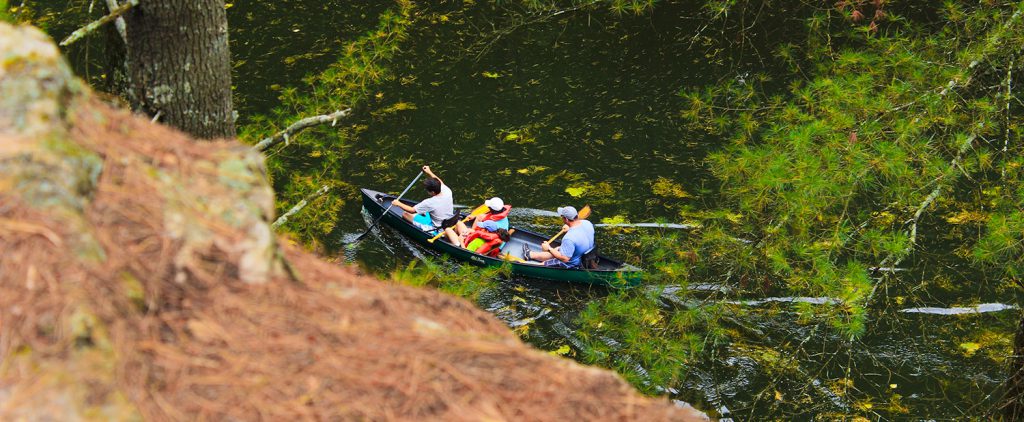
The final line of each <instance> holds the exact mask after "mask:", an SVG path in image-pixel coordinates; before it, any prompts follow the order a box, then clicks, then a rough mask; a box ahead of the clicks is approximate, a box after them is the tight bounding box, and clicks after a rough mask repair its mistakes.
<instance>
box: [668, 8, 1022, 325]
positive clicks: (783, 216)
mask: <svg viewBox="0 0 1024 422" xmlns="http://www.w3.org/2000/svg"><path fill="white" fill-rule="evenodd" d="M708 4H709V6H714V7H720V8H722V10H727V9H728V8H729V7H732V5H733V2H711V3H708ZM954 9H955V10H946V13H948V14H949V20H948V21H947V22H946V24H945V25H942V26H941V27H940V30H937V31H929V30H928V29H925V28H922V27H918V26H914V25H913V24H911V23H910V22H903V21H899V20H892V21H891V22H890V23H889V26H888V27H887V30H879V29H878V27H877V26H876V24H875V23H874V21H872V26H873V27H874V29H871V30H869V31H864V30H863V28H862V27H859V26H857V25H854V26H853V27H852V28H850V29H849V30H848V31H845V32H844V31H843V30H836V29H834V28H842V27H843V25H842V24H841V23H842V21H843V20H845V19H846V18H845V17H843V16H837V15H832V14H831V13H825V14H822V13H821V12H819V13H818V14H817V15H816V16H814V17H813V18H811V19H810V20H809V21H808V22H809V23H810V24H811V27H812V31H811V32H810V35H809V37H810V40H809V41H808V42H806V43H804V44H802V45H801V44H784V45H782V46H780V47H779V51H782V52H783V53H784V54H780V57H781V59H782V60H783V61H784V62H786V64H787V65H789V67H790V68H791V69H793V70H795V71H799V72H800V73H799V74H794V75H793V80H792V82H791V83H789V85H788V88H789V92H788V93H786V94H784V95H778V94H774V93H772V90H771V88H769V87H768V86H766V85H765V84H764V83H763V82H762V79H760V78H753V80H752V81H744V82H736V81H726V82H723V83H722V84H720V85H718V86H715V87H710V88H706V89H703V90H694V91H687V92H683V93H681V95H682V97H683V99H684V102H685V104H686V105H687V108H686V109H685V110H684V111H683V116H684V117H687V118H689V119H692V122H693V125H694V127H702V128H705V129H706V130H708V131H710V132H712V133H720V134H724V135H727V136H729V137H730V139H731V141H732V144H731V145H730V146H728V147H727V148H725V149H724V150H722V151H720V152H717V153H714V154H711V155H710V156H709V158H708V163H709V165H710V167H711V169H712V171H713V172H714V174H715V175H716V176H718V177H719V178H720V179H721V180H722V182H723V193H724V195H725V197H726V199H727V200H728V203H729V204H732V205H733V206H735V207H736V213H738V214H739V215H742V216H743V219H742V222H741V223H742V224H741V227H740V228H739V229H740V230H741V231H742V232H743V233H745V234H744V237H747V238H753V239H755V243H754V246H755V247H753V248H751V249H750V250H747V251H744V253H734V254H732V255H725V254H722V255H717V256H713V257H714V258H720V259H723V260H724V261H725V262H726V263H725V264H723V265H725V266H727V267H729V268H731V269H734V270H736V272H735V273H734V275H736V276H738V277H740V278H741V279H743V278H765V277H766V278H769V279H773V280H781V281H782V283H783V285H784V287H785V288H786V289H787V290H789V291H790V292H791V293H793V294H799V295H810V296H826V297H830V298H833V299H834V300H836V303H837V305H836V306H834V307H832V308H831V309H830V310H828V311H826V312H822V313H823V314H825V316H827V317H828V318H829V320H830V321H833V325H834V326H835V328H837V329H838V330H839V331H841V332H844V333H846V334H849V335H857V334H859V333H860V332H862V331H863V327H864V318H865V317H866V309H865V307H866V306H867V304H868V303H869V301H870V300H871V297H872V293H873V292H875V291H876V287H875V286H874V283H875V282H874V281H873V280H872V279H871V278H869V276H868V272H867V269H868V268H869V267H871V266H874V265H879V264H882V265H895V264H896V263H899V262H900V261H902V260H903V259H904V258H906V257H907V256H908V255H909V254H910V253H911V252H912V251H913V249H914V247H915V246H916V245H917V243H918V238H917V228H918V225H919V223H920V222H921V220H922V219H923V218H927V217H928V211H930V210H933V209H935V207H936V206H937V204H940V203H950V202H943V201H942V200H941V198H945V197H953V198H955V197H956V195H957V194H958V193H963V192H967V191H970V190H971V189H976V188H978V187H979V186H985V185H987V184H988V183H991V182H992V181H997V180H999V179H1000V175H999V174H994V172H992V171H988V170H985V169H986V168H990V169H991V168H995V167H997V166H998V160H999V159H1001V158H1011V157H1012V154H1015V153H1016V152H1017V151H1016V150H1011V151H1010V152H1009V154H1006V153H1003V152H1001V151H998V150H996V149H994V148H991V147H990V146H989V145H987V144H985V143H979V142H977V141H976V139H979V138H980V139H985V138H993V137H998V136H1000V135H1001V134H1002V133H1004V132H1006V133H1009V131H1010V130H1014V131H1016V127H1017V125H1018V124H1019V117H1014V116H1011V115H1010V114H1008V113H1006V111H1005V109H1004V108H1003V107H1001V105H1005V104H1007V101H1008V98H1006V97H1005V95H1004V92H1005V87H1003V86H1002V84H1001V79H1002V78H1003V77H1004V75H1006V73H1007V70H1008V67H1009V66H1010V63H1012V60H1013V58H1014V56H1013V55H1014V54H1015V53H1013V52H1014V51H1019V50H1020V48H1021V46H1022V45H1024V38H1022V37H1021V36H1020V35H1019V34H1020V29H1021V28H1020V27H1021V26H1022V25H1021V22H1020V21H1021V19H1020V18H1019V15H1020V10H1019V7H1018V8H1009V7H1006V6H1000V5H992V6H986V5H977V6H973V8H964V7H961V6H957V7H955V8H954ZM822 21H826V22H827V21H831V23H829V24H823V22H822ZM829 28H832V29H829ZM826 31H829V32H826ZM950 52H953V54H950ZM965 175H966V177H965ZM986 180H987V181H989V182H985V181H986ZM970 182H975V183H979V184H974V185H972V184H971V183H970ZM944 195H945V196H944ZM937 199H938V201H937ZM1006 208H1007V209H1010V208H1012V205H1007V206H1006ZM1018 209H1019V208H1018ZM1019 218H1020V217H1014V216H1010V217H1005V218H993V219H992V220H991V221H990V222H989V232H990V233H992V234H991V235H990V236H989V237H987V238H986V239H985V240H984V241H983V242H982V243H981V246H983V247H980V248H978V249H977V250H976V252H975V255H976V256H978V257H979V259H982V260H989V261H990V262H993V261H992V260H995V261H999V260H1000V257H1003V258H1005V257H1007V256H1020V254H1019V253H1017V254H1016V255H1014V253H1015V252H1017V251H1016V250H1014V249H1013V248H1012V247H1011V246H1010V245H1014V243H1013V242H1014V241H1015V238H1014V237H1013V236H1010V237H1007V236H1006V234H1009V233H1015V234H1016V236H1020V235H1019V233H1020V230H1019V229H1020V228H1022V227H1021V226H1019V225H1015V224H1017V221H1019ZM721 240H722V238H721V236H719V237H716V238H709V239H704V240H699V241H698V242H703V243H704V244H706V245H710V246H709V247H711V248H715V247H719V248H720V246H714V245H721V244H722V241H721ZM961 241H962V242H971V240H970V239H961ZM750 261H753V262H750Z"/></svg>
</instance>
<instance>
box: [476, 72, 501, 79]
mask: <svg viewBox="0 0 1024 422" xmlns="http://www.w3.org/2000/svg"><path fill="white" fill-rule="evenodd" d="M480 76H483V77H485V78H488V79H498V78H500V77H501V74H500V73H495V72H488V71H483V72H480Z"/></svg>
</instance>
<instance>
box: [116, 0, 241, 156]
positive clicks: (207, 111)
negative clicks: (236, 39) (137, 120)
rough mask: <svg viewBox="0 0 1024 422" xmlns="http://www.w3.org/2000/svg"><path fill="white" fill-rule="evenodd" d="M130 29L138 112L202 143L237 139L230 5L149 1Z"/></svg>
mask: <svg viewBox="0 0 1024 422" xmlns="http://www.w3.org/2000/svg"><path fill="white" fill-rule="evenodd" d="M125 23H126V26H127V32H128V71H129V75H130V77H131V83H130V84H131V85H130V88H129V91H128V98H129V101H130V102H131V103H132V108H134V109H135V110H136V111H141V112H144V113H146V114H148V115H150V116H155V115H156V114H157V113H160V116H161V121H162V122H163V123H165V124H167V125H170V126H173V127H176V128H178V129H180V130H182V131H184V132H187V133H189V134H191V135H193V136H195V137H197V138H203V139H210V138H220V137H224V138H233V137H234V136H235V117H234V108H233V107H232V103H231V54H230V50H229V48H228V23H227V13H226V12H225V10H224V0H191V1H180V0H147V1H143V2H140V4H139V5H138V6H136V7H134V8H132V10H131V11H130V12H128V13H127V14H125Z"/></svg>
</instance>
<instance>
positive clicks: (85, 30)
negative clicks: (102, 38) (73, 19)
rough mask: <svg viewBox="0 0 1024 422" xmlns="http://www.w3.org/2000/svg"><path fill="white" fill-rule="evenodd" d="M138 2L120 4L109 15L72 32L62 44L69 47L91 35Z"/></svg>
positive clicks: (136, 0) (130, 0) (132, 0)
mask: <svg viewBox="0 0 1024 422" xmlns="http://www.w3.org/2000/svg"><path fill="white" fill-rule="evenodd" d="M138 4H139V0H128V2H127V3H125V4H122V5H120V6H118V7H117V8H116V9H114V10H113V11H111V12H110V14H108V15H107V16H104V17H102V18H99V19H97V20H95V21H92V22H91V23H89V24H88V25H86V26H83V27H81V28H79V29H78V30H76V31H75V32H72V33H71V35H68V37H67V38H65V39H64V41H61V42H60V46H61V47H67V46H69V45H71V44H73V43H74V42H75V41H78V40H80V39H82V38H83V37H85V36H86V35H89V34H90V33H92V31H95V30H96V29H97V28H99V27H101V26H103V25H104V24H106V23H108V22H110V21H112V20H114V19H117V18H118V17H119V16H121V15H123V14H125V12H127V11H129V10H131V8H132V7H134V6H137V5H138Z"/></svg>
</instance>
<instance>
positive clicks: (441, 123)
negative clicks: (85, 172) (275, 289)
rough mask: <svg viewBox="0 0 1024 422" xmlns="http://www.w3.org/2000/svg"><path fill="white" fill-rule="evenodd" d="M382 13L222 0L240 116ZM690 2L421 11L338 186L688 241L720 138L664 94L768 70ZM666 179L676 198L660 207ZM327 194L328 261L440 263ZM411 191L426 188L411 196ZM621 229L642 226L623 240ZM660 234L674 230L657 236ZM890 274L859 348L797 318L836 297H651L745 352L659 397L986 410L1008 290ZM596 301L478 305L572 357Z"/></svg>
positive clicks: (963, 270)
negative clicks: (721, 37) (336, 215)
mask: <svg viewBox="0 0 1024 422" xmlns="http://www.w3.org/2000/svg"><path fill="white" fill-rule="evenodd" d="M41 5H42V6H30V7H38V9H36V16H37V17H38V18H40V19H41V20H43V22H44V24H45V25H46V26H47V27H48V29H49V30H50V31H51V33H53V34H55V35H56V36H57V37H61V36H63V35H64V34H66V33H68V32H70V31H71V30H73V29H74V28H75V27H77V26H79V25H80V24H81V23H82V22H84V16H85V8H86V7H87V6H88V5H87V4H78V3H75V5H74V6H73V7H68V5H67V4H66V2H57V1H44V2H41ZM390 6H391V4H390V3H388V2H370V1H354V2H340V1H319V2H312V1H306V0H284V1H279V2H244V1H238V2H234V3H233V5H232V7H231V8H230V9H229V19H230V25H231V38H232V52H233V55H234V61H235V72H236V74H235V85H236V90H235V92H236V97H237V100H236V102H237V106H238V107H237V108H238V111H239V113H240V115H241V120H242V122H245V121H246V119H247V118H248V117H247V116H252V115H256V114H259V113H266V112H267V111H269V110H270V109H272V108H273V107H275V106H276V105H277V100H276V99H277V94H278V92H279V90H280V89H281V88H282V87H288V86H301V83H300V80H301V78H302V77H303V76H304V75H306V74H310V73H315V72H317V71H318V70H321V69H323V68H325V67H326V66H327V65H328V64H329V63H331V62H332V61H333V60H334V59H335V58H336V57H337V54H338V50H339V49H340V47H341V46H342V45H344V43H345V42H347V41H350V40H352V39H354V38H355V37H357V36H359V35H360V34H361V33H363V32H365V31H368V30H370V29H372V28H373V27H374V26H375V25H376V22H377V16H378V14H379V13H380V12H381V11H383V10H384V9H385V8H387V7H390ZM96 7H97V8H99V7H100V6H99V5H97V6H96ZM695 7H696V6H693V5H690V4H689V2H659V4H658V6H657V7H656V8H655V10H654V11H653V12H651V13H648V14H644V15H640V16H634V15H623V16H616V15H613V14H610V13H608V12H606V11H603V10H597V11H587V10H576V11H566V12H565V13H560V14H558V15H556V16H553V17H547V18H545V17H544V16H543V15H536V14H529V13H524V12H523V11H522V10H519V9H518V8H517V7H515V6H514V4H513V3H511V2H497V4H494V3H489V2H484V1H478V2H469V1H467V2H459V1H456V2H451V1H442V2H435V3H434V4H431V5H420V6H419V7H418V9H417V13H418V16H417V18H416V19H417V20H416V24H415V25H414V27H413V29H412V31H411V34H410V37H409V40H408V41H407V42H405V43H404V44H403V52H402V53H401V54H400V55H399V56H398V57H397V59H396V60H395V62H394V64H393V65H394V69H395V73H396V75H398V78H396V80H395V81H393V82H391V83H388V84H385V85H383V86H380V87H379V89H378V95H377V96H376V97H375V100H374V101H377V102H378V104H377V105H378V106H380V107H386V106H389V105H394V104H396V103H399V102H401V103H406V104H407V105H409V106H412V107H408V109H407V110H404V111H400V112H397V113H393V114H386V115H372V114H365V113H364V115H359V116H357V117H356V119H357V122H358V123H360V124H365V125H367V126H368V129H367V130H366V131H365V132H363V133H362V134H361V135H360V137H359V138H358V139H357V140H355V142H354V143H353V145H351V146H349V147H348V148H349V151H350V154H349V158H347V159H346V161H345V162H344V166H345V168H346V169H348V171H347V172H348V176H347V177H346V179H345V180H342V181H340V182H344V183H346V184H348V185H350V186H353V187H369V188H373V189H377V190H382V191H391V192H399V191H401V189H402V188H403V187H404V186H405V185H406V184H407V183H408V181H409V180H411V179H412V178H413V177H414V176H415V175H416V174H417V172H418V171H419V166H420V165H422V164H429V165H431V166H432V168H433V169H434V170H435V172H437V173H438V175H440V176H441V177H442V178H443V179H444V180H445V181H446V182H447V183H448V184H449V185H450V186H451V187H452V189H453V190H454V192H455V199H456V202H457V203H459V204H463V205H466V206H469V207H473V206H476V205H478V204H480V203H481V202H482V201H483V200H484V199H486V198H488V197H490V196H500V197H502V198H503V199H504V200H505V202H506V203H509V204H512V205H513V206H514V207H515V211H514V213H513V215H512V219H513V220H514V222H515V223H516V224H518V225H522V226H525V227H528V228H531V229H535V230H538V231H542V232H554V231H556V230H557V228H558V227H559V226H560V222H559V220H558V219H557V218H556V217H554V216H553V215H552V211H553V210H554V209H555V208H556V207H558V206H561V205H565V204H572V205H576V206H577V207H579V206H582V205H583V204H585V203H586V204H590V205H591V206H592V207H593V209H594V216H593V217H592V220H594V221H595V222H601V220H602V219H610V220H608V222H609V224H611V226H608V227H599V228H598V241H599V243H600V245H601V247H602V249H603V250H604V251H605V253H607V254H610V255H613V256H616V255H618V256H629V255H630V249H632V248H635V244H634V242H636V239H637V233H638V232H639V231H640V230H664V231H683V232H686V231H687V230H689V226H688V224H690V223H691V222H690V221H688V220H687V217H686V215H683V214H682V213H681V211H684V210H687V209H689V210H701V209H706V208H707V207H709V206H711V205H713V204H714V203H715V199H716V198H715V197H714V194H715V191H716V184H715V181H714V179H713V178H711V177H710V176H709V174H708V173H707V171H706V170H705V167H704V166H703V164H702V162H703V159H704V157H705V155H706V154H707V153H708V152H709V151H714V150H716V149H717V148H720V147H721V145H722V142H723V141H722V140H721V139H719V138H716V137H714V136H710V135H708V134H707V133H704V132H703V131H701V130H700V129H699V128H692V127H691V124H690V123H691V122H688V121H686V120H685V119H683V118H682V117H680V110H681V109H682V108H683V104H682V100H681V98H680V97H679V96H678V95H677V94H678V92H679V91H680V90H681V89H684V88H695V87H701V86H705V85H708V84H715V83H718V82H720V81H722V80H744V79H745V78H748V77H750V75H751V74H753V73H757V72H765V71H767V72H771V69H768V68H765V65H764V64H763V62H762V60H761V59H760V58H759V56H758V54H763V52H761V53H759V52H758V51H757V50H756V49H753V50H751V51H728V52H726V53H725V55H726V56H727V57H730V60H727V61H722V60H718V59H716V58H714V57H715V56H710V55H709V53H712V52H713V51H712V50H714V49H715V48H717V47H716V45H718V44H716V43H706V42H704V39H703V38H701V37H696V38H695V35H697V34H703V33H704V32H702V28H703V27H704V24H705V23H704V22H702V21H701V20H699V19H696V18H694V16H698V13H697V10H696V9H694V8H695ZM92 16H98V12H94V13H93V15H92ZM786 25H787V23H786V22H779V24H778V26H779V28H777V31H776V32H775V36H777V37H785V36H786V34H787V33H786ZM710 33H712V34H714V32H713V31H712V32H710ZM102 42H103V39H102V37H94V38H93V39H89V40H87V41H86V42H83V43H82V44H81V45H79V46H76V47H75V48H73V49H72V50H70V51H69V57H70V58H71V59H72V61H73V63H74V64H75V66H76V68H77V69H78V70H79V71H80V72H81V73H82V74H83V75H87V76H89V77H90V78H92V79H93V80H95V79H96V78H98V76H99V75H101V74H102V69H101V67H99V66H98V65H97V63H98V56H100V54H101V46H100V44H101V43H102ZM756 42H760V41H755V43H756ZM765 51H770V50H769V49H766V50H765ZM510 135H512V136H510ZM659 182H660V183H661V185H660V186H662V187H665V186H669V187H672V188H678V189H680V190H681V191H684V192H685V194H678V195H674V196H673V195H669V196H664V195H662V196H658V195H655V194H654V191H655V189H656V188H655V186H656V185H658V184H659ZM670 190H671V189H670ZM676 192H679V191H676ZM571 193H576V194H578V195H579V196H578V197H576V196H573V195H572V194H571ZM339 194H340V195H343V196H345V197H346V198H347V199H348V201H347V203H346V206H345V207H344V208H343V209H340V210H339V211H338V212H340V213H341V215H342V217H341V219H340V221H339V225H338V229H337V230H336V232H335V233H334V234H332V236H331V237H330V238H328V239H324V243H325V244H326V245H327V246H328V248H329V249H330V253H332V254H337V255H342V256H344V257H345V258H346V260H347V261H349V262H353V263H356V264H358V265H360V266H363V267H365V268H367V269H369V270H370V271H373V272H377V273H382V274H386V273H388V272H390V271H391V270H393V269H395V268H397V267H399V266H404V265H406V264H407V263H408V262H410V261H411V260H415V259H420V258H421V257H424V256H431V255H432V254H431V252H429V251H426V250H423V249H421V248H419V247H417V246H414V245H412V244H411V243H410V242H408V241H407V240H405V239H404V238H402V237H401V236H399V235H397V234H396V233H395V232H394V231H391V230H389V229H382V230H380V231H379V232H378V233H376V234H375V235H374V236H373V237H372V238H369V239H367V240H364V241H362V242H360V243H359V244H358V246H357V247H356V248H352V249H346V248H343V247H342V244H343V243H344V242H345V241H346V240H347V239H352V238H353V237H354V236H355V235H358V234H359V233H361V232H362V231H364V230H365V229H366V227H367V225H368V224H369V218H368V216H367V215H366V214H365V213H364V212H362V211H361V209H360V205H359V201H358V199H357V192H356V191H355V189H352V191H351V192H342V193H339ZM410 196H411V197H412V198H416V199H418V198H422V197H423V192H422V191H421V190H420V189H418V188H414V189H412V190H411V194H410ZM615 217H619V218H618V219H613V218H615ZM623 221H626V222H629V223H641V227H639V228H634V230H633V231H624V230H622V227H615V224H624V223H623ZM654 222H661V223H668V226H667V227H650V226H652V225H653V224H650V223H654ZM933 237H938V235H937V234H936V235H934V236H933ZM638 264H640V265H642V263H638ZM899 270H901V271H899V272H897V273H896V274H897V277H896V282H894V283H890V284H889V285H890V286H892V287H891V291H890V292H889V295H888V297H894V298H905V299H904V300H905V302H902V303H901V302H899V301H897V302H896V303H882V304H879V305H878V306H877V309H873V310H872V319H871V321H870V322H869V326H868V329H867V333H866V334H865V335H864V336H862V337H861V338H859V339H857V340H854V341H850V340H849V339H844V338H841V337H840V336H839V335H837V334H836V333H835V332H833V331H830V330H828V329H827V327H822V326H821V325H818V324H808V323H804V322H801V321H800V320H799V319H798V318H797V317H796V316H795V310H794V309H793V307H794V306H795V304H798V303H803V304H811V305H814V306H828V305H829V303H830V300H829V298H800V297H774V298H749V297H733V295H731V294H730V292H731V288H730V286H729V285H728V283H724V282H723V280H722V279H724V276H723V277H722V279H711V280H691V283H690V284H689V286H690V287H689V289H686V290H684V289H682V288H676V289H673V288H671V287H670V288H669V289H668V290H666V291H664V292H662V293H661V294H662V296H663V301H664V303H665V306H666V307H685V308H691V307H695V306H697V307H699V306H702V304H703V303H704V302H703V299H706V298H712V297H713V298H715V299H723V298H724V299H725V300H727V301H730V303H732V306H733V307H734V308H735V309H736V311H735V316H734V318H737V319H741V320H742V321H743V324H742V326H743V327H744V330H746V331H745V332H744V333H743V335H744V336H745V338H746V340H745V341H742V342H737V343H736V344H734V345H732V346H730V347H728V348H726V350H725V351H724V352H722V353H716V354H715V355H713V356H706V357H704V358H702V359H701V360H700V362H695V363H694V364H693V365H692V368H689V373H690V375H689V377H687V379H686V380H685V381H684V382H682V383H680V385H671V386H661V387H663V389H664V391H666V392H668V393H669V394H670V395H672V396H673V397H674V398H677V399H680V400H683V401H687V402H692V403H694V404H695V405H696V406H697V407H698V408H701V409H702V410H705V411H707V412H709V413H710V414H713V415H717V416H722V417H732V418H735V419H737V420H746V419H756V418H760V417H767V416H774V417H784V418H787V419H790V418H794V419H809V418H812V417H819V418H824V419H833V418H836V417H838V415H842V414H861V415H873V416H877V417H879V418H886V419H888V418H898V417H902V416H915V417H920V418H925V419H927V418H956V417H959V416H961V415H964V414H968V415H980V414H983V413H984V412H986V411H988V410H989V409H990V408H991V407H992V405H993V403H995V402H996V400H997V399H998V396H999V394H1000V391H1001V390H1000V387H1001V385H1002V383H1003V381H1004V379H1005V377H1006V372H1007V371H1006V370H1005V367H1004V366H1003V365H1004V363H1005V359H1006V357H1007V356H1006V354H1007V353H1008V351H1009V344H1010V339H1011V335H1012V332H1013V330H1014V328H1015V325H1016V324H1015V323H1016V320H1017V312H1015V311H1013V309H1015V308H1014V307H1013V306H1011V305H1004V304H1011V303H1015V300H1016V297H1015V296H1014V293H1012V291H1011V290H1008V289H1006V288H1004V287H1002V286H1001V283H1002V282H1001V281H999V280H992V279H990V278H987V277H986V276H985V275H984V274H978V273H976V272H974V271H972V270H970V269H968V268H967V266H966V265H964V263H963V262H960V261H958V260H957V258H955V257H952V255H951V254H950V256H921V257H917V259H916V260H915V261H912V262H908V263H906V264H905V267H904V268H900V269H899ZM606 294H608V292H607V291H604V290H602V289H593V288H586V287H576V286H565V285H559V284H557V283H551V282H545V281H540V280H525V279H512V280H504V281H503V282H502V283H501V284H500V286H499V288H497V289H494V290H489V291H485V292H483V293H482V295H481V299H480V306H481V307H482V308H483V309H486V310H487V311H489V312H491V313H493V314H494V315H495V316H497V317H498V318H500V319H501V320H502V321H504V322H506V323H507V324H508V325H509V326H510V327H512V328H514V329H517V332H519V333H520V334H521V335H522V336H523V339H524V340H525V341H527V342H530V343H532V344H534V345H536V346H537V347H540V348H542V349H547V350H555V349H558V348H559V347H561V346H563V345H569V346H571V347H576V345H577V344H579V341H578V339H577V338H576V337H575V334H574V331H575V329H574V322H573V321H574V319H575V317H576V315H577V314H578V313H579V312H580V310H581V309H582V308H583V307H585V306H586V304H587V303H588V302H589V301H591V300H596V299H599V298H600V297H602V296H604V295H606ZM979 304H981V305H979ZM527 326H528V327H529V328H528V329H524V328H523V327H527ZM766 350H774V351H777V352H779V353H781V354H782V355H783V356H785V357H787V358H791V360H790V361H787V362H786V363H785V365H786V368H787V369H786V370H785V371H779V369H778V368H771V367H768V366H767V365H765V364H764V362H765V360H764V359H755V358H751V355H757V354H758V353H761V354H763V353H764V352H763V351H766ZM570 355H572V353H570ZM625 359H628V357H625ZM627 363H628V362H627ZM871 419H876V418H875V417H872V418H871Z"/></svg>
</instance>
